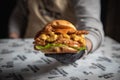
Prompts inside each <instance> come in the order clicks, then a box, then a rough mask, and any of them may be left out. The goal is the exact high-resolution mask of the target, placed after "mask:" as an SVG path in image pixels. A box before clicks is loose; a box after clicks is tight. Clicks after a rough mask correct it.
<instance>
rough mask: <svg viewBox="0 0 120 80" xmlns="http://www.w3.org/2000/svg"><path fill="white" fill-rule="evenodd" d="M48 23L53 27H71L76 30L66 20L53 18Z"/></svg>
mask: <svg viewBox="0 0 120 80" xmlns="http://www.w3.org/2000/svg"><path fill="white" fill-rule="evenodd" d="M49 24H51V26H52V27H53V28H55V29H69V28H72V29H74V30H76V28H75V26H74V25H73V24H72V23H71V22H68V21H66V20H54V21H52V22H51V23H49Z"/></svg>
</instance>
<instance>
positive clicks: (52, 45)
mask: <svg viewBox="0 0 120 80" xmlns="http://www.w3.org/2000/svg"><path fill="white" fill-rule="evenodd" d="M62 46H66V45H65V44H53V43H51V44H50V43H49V44H47V45H45V46H40V45H36V46H35V48H36V49H38V50H44V49H49V48H51V47H62ZM71 48H74V49H77V50H78V51H81V50H85V49H86V47H80V48H79V47H71Z"/></svg>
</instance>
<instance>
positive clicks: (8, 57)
mask: <svg viewBox="0 0 120 80" xmlns="http://www.w3.org/2000/svg"><path fill="white" fill-rule="evenodd" d="M32 43H33V39H0V80H120V43H118V42H117V41H115V40H113V39H111V38H110V37H108V36H106V37H105V40H104V43H103V44H102V45H101V47H100V48H99V49H98V50H97V51H95V52H94V53H90V54H89V55H87V56H86V57H84V58H82V59H79V60H77V61H76V62H75V63H72V64H62V63H60V62H58V61H57V60H55V59H53V58H51V57H46V56H44V54H43V53H42V52H40V51H35V50H34V49H33V44H32Z"/></svg>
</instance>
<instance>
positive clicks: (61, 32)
mask: <svg viewBox="0 0 120 80" xmlns="http://www.w3.org/2000/svg"><path fill="white" fill-rule="evenodd" d="M86 34H88V31H86V30H77V29H76V28H75V26H74V25H73V24H72V23H71V22H69V21H66V20H53V21H52V22H49V23H48V24H47V25H45V27H44V28H43V29H42V30H40V31H38V32H37V33H36V35H35V37H34V42H33V44H34V49H35V50H38V51H42V52H43V53H44V54H45V55H51V56H54V58H57V59H58V58H60V57H61V58H63V57H64V58H67V57H68V56H70V55H71V56H73V55H76V54H78V53H80V52H81V51H85V50H86V41H85V36H84V35H86ZM66 55H67V56H66ZM77 56H78V55H77ZM74 57H75V56H74ZM63 61H64V60H63Z"/></svg>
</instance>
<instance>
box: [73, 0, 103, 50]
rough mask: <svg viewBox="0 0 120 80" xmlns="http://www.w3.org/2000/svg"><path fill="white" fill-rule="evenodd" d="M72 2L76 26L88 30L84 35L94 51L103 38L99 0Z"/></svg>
mask: <svg viewBox="0 0 120 80" xmlns="http://www.w3.org/2000/svg"><path fill="white" fill-rule="evenodd" d="M72 3H73V6H74V9H75V13H76V19H77V25H76V26H78V27H77V28H78V29H85V30H88V31H89V34H88V35H87V36H86V37H87V38H89V39H90V40H91V42H92V44H93V48H92V51H95V50H96V49H97V48H98V47H99V46H100V44H101V42H102V41H103V39H104V31H103V25H102V22H101V20H100V14H101V6H100V5H101V4H100V0H72Z"/></svg>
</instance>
